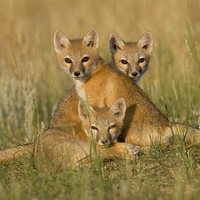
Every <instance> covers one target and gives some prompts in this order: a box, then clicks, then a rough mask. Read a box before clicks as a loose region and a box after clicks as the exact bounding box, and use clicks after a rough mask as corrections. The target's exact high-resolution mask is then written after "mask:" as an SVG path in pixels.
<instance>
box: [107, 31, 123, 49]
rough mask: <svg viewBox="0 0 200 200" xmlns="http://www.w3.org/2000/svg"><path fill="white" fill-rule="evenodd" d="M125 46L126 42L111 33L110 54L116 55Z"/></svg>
mask: <svg viewBox="0 0 200 200" xmlns="http://www.w3.org/2000/svg"><path fill="white" fill-rule="evenodd" d="M123 46H124V41H123V40H122V39H121V38H120V37H119V36H118V35H117V34H116V33H111V34H110V40H109V47H110V53H114V52H115V51H117V50H118V49H122V47H123Z"/></svg>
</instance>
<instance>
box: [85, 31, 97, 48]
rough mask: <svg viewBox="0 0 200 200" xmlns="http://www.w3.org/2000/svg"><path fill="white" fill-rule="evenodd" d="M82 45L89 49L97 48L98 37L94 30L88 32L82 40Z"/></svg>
mask: <svg viewBox="0 0 200 200" xmlns="http://www.w3.org/2000/svg"><path fill="white" fill-rule="evenodd" d="M83 43H84V44H86V46H90V47H95V48H98V47H99V35H98V33H97V31H96V30H95V29H92V30H90V31H89V32H88V33H87V34H86V36H85V37H84V38H83Z"/></svg>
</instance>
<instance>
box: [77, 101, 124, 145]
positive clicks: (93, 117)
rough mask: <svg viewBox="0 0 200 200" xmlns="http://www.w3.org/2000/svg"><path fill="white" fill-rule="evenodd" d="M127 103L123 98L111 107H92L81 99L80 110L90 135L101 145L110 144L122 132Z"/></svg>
mask: <svg viewBox="0 0 200 200" xmlns="http://www.w3.org/2000/svg"><path fill="white" fill-rule="evenodd" d="M125 111H126V104H125V101H124V99H123V98H121V99H119V100H117V101H116V102H115V103H114V104H113V105H112V106H111V107H91V106H89V105H87V103H84V102H83V101H79V106H78V112H79V117H80V119H81V121H82V127H83V129H84V131H85V133H86V134H87V136H88V137H90V138H91V139H93V140H95V141H96V142H97V143H98V145H100V146H109V145H110V144H111V143H113V142H114V141H115V140H116V139H117V137H118V136H119V135H120V133H121V128H122V126H123V119H124V116H125Z"/></svg>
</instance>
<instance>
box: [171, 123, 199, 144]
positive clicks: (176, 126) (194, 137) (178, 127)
mask: <svg viewBox="0 0 200 200" xmlns="http://www.w3.org/2000/svg"><path fill="white" fill-rule="evenodd" d="M172 132H173V134H174V135H179V136H183V137H184V139H185V142H186V144H189V145H192V144H194V145H197V146H200V129H198V128H194V127H191V126H187V125H185V124H181V123H173V125H172Z"/></svg>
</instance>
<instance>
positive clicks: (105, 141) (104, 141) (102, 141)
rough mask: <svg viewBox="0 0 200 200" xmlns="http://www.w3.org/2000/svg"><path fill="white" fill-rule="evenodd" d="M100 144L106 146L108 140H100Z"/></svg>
mask: <svg viewBox="0 0 200 200" xmlns="http://www.w3.org/2000/svg"><path fill="white" fill-rule="evenodd" d="M101 143H102V144H108V143H109V140H108V139H102V140H101Z"/></svg>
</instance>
